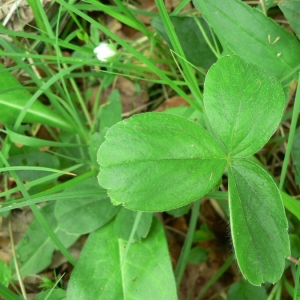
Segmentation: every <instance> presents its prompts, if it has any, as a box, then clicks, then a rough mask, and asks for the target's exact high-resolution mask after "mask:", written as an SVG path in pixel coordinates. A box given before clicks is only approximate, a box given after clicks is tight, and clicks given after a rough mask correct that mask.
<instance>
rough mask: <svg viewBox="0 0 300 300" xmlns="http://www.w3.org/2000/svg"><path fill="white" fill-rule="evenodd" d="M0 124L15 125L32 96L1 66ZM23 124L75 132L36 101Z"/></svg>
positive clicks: (53, 112) (64, 121)
mask: <svg viewBox="0 0 300 300" xmlns="http://www.w3.org/2000/svg"><path fill="white" fill-rule="evenodd" d="M0 87H1V91H0V107H1V109H0V122H2V123H4V124H10V125H11V124H14V122H15V121H16V119H17V117H18V116H19V114H20V112H21V111H22V110H23V109H24V107H25V105H26V104H27V102H28V101H29V100H30V98H31V95H30V93H29V92H27V91H26V89H25V88H24V87H23V86H22V85H21V84H20V83H19V82H18V81H17V80H16V79H15V77H14V76H13V75H12V74H10V72H9V71H7V70H6V69H5V67H4V66H3V65H1V64H0ZM23 122H28V123H41V124H46V125H50V126H55V127H59V128H61V129H65V130H67V131H72V132H74V131H75V129H74V128H73V126H72V125H71V124H70V123H69V122H68V121H67V120H65V119H64V118H62V117H61V116H60V115H58V114H57V113H56V112H55V111H53V110H52V109H49V108H48V107H46V106H44V105H43V104H42V103H40V102H38V101H35V102H34V103H33V105H32V106H31V107H30V108H29V109H28V111H27V113H26V116H25V118H24V119H23Z"/></svg>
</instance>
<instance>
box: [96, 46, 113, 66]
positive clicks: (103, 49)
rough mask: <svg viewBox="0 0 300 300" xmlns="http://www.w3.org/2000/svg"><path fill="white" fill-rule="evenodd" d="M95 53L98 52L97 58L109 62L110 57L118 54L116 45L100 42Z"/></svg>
mask: <svg viewBox="0 0 300 300" xmlns="http://www.w3.org/2000/svg"><path fill="white" fill-rule="evenodd" d="M94 53H96V54H97V58H98V59H99V60H100V61H102V62H108V61H109V60H110V58H112V57H114V56H115V55H116V54H117V49H116V46H115V45H113V44H108V43H104V42H103V43H100V44H99V46H97V47H96V48H95V49H94Z"/></svg>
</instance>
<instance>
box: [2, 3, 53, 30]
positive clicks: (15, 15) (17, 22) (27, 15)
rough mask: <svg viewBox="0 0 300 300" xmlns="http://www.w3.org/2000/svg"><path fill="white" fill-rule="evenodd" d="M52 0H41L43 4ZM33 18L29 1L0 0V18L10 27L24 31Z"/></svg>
mask: <svg viewBox="0 0 300 300" xmlns="http://www.w3.org/2000/svg"><path fill="white" fill-rule="evenodd" d="M50 1H51V0H41V2H42V5H43V6H45V5H46V4H47V3H48V2H50ZM33 19H34V15H33V12H32V9H31V7H30V6H29V4H28V3H27V1H22V0H17V1H15V0H0V20H1V22H2V25H3V26H5V27H7V28H8V29H10V30H14V31H22V30H23V28H24V26H26V25H27V24H28V23H29V22H31V21H32V20H33Z"/></svg>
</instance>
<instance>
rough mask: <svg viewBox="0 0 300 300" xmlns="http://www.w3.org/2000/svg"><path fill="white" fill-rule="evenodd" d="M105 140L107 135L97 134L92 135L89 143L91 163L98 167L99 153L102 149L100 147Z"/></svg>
mask: <svg viewBox="0 0 300 300" xmlns="http://www.w3.org/2000/svg"><path fill="white" fill-rule="evenodd" d="M104 140H105V134H104V133H102V132H101V133H98V132H95V133H93V134H92V135H91V138H90V143H89V155H90V158H91V161H92V163H93V164H94V165H97V166H98V164H97V152H98V149H99V147H100V145H101V144H102V143H103V142H104Z"/></svg>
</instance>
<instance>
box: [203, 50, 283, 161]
mask: <svg viewBox="0 0 300 300" xmlns="http://www.w3.org/2000/svg"><path fill="white" fill-rule="evenodd" d="M204 105H205V108H206V113H207V117H208V120H209V123H210V125H211V127H212V129H213V130H214V132H215V133H216V134H217V136H218V138H219V140H220V141H221V144H222V145H223V146H224V147H225V149H226V151H227V152H228V153H229V155H230V156H231V157H236V158H239V157H245V156H249V155H251V154H253V153H255V152H257V151H258V150H260V149H261V148H262V147H263V146H264V144H265V143H266V142H267V141H268V140H269V138H270V137H271V135H272V134H273V133H274V131H275V130H276V128H277V126H278V124H279V122H280V120H281V117H282V113H283V109H284V105H285V98H284V94H283V91H282V87H281V84H280V83H279V82H278V81H277V80H276V78H275V77H273V76H271V75H269V74H268V73H266V72H264V71H263V70H262V69H261V68H259V67H258V66H256V65H253V64H250V63H246V62H245V61H244V60H243V59H241V58H240V57H239V56H236V55H233V56H225V57H223V58H221V59H220V60H218V62H217V63H216V64H215V65H213V66H212V67H211V68H210V70H209V72H208V74H207V76H206V80H205V90H204Z"/></svg>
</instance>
